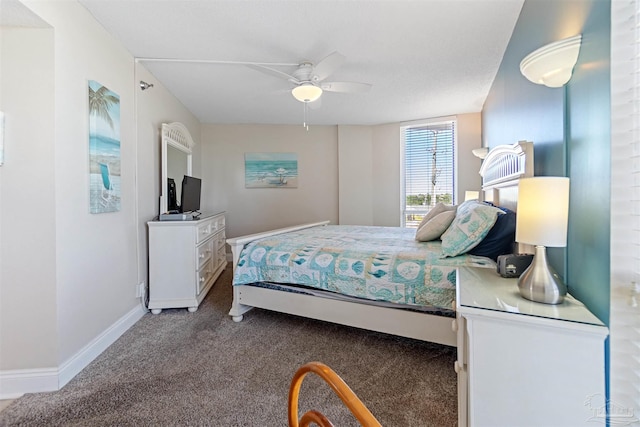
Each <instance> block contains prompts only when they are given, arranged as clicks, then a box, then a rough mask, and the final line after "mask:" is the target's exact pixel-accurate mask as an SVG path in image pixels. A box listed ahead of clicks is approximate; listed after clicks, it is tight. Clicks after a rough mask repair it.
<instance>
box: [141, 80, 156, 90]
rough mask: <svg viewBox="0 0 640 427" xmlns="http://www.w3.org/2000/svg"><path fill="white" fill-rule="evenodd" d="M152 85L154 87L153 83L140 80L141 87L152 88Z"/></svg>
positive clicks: (144, 88)
mask: <svg viewBox="0 0 640 427" xmlns="http://www.w3.org/2000/svg"><path fill="white" fill-rule="evenodd" d="M152 87H153V83H147V82H144V81H142V80H140V89H142V90H147V89H149V88H152Z"/></svg>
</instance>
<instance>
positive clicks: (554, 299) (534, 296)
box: [518, 246, 567, 304]
mask: <svg viewBox="0 0 640 427" xmlns="http://www.w3.org/2000/svg"><path fill="white" fill-rule="evenodd" d="M518 289H519V290H520V295H522V296H523V297H524V298H526V299H528V300H531V301H535V302H541V303H544V304H560V303H562V301H564V297H565V295H567V287H566V286H565V284H564V283H563V282H562V279H561V278H560V276H558V274H557V273H556V272H555V271H554V270H553V268H552V267H551V266H550V265H549V264H548V263H547V248H546V247H544V246H536V249H535V255H534V257H533V261H531V265H530V266H529V268H527V269H526V270H525V271H524V273H522V275H521V276H520V278H519V279H518Z"/></svg>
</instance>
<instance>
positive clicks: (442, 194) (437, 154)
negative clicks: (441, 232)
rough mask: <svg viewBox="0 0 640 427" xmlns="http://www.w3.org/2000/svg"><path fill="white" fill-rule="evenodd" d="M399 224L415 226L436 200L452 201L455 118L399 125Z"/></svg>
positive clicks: (409, 226)
mask: <svg viewBox="0 0 640 427" xmlns="http://www.w3.org/2000/svg"><path fill="white" fill-rule="evenodd" d="M401 138H402V156H401V158H402V178H401V179H402V191H401V197H402V201H401V204H402V226H403V227H408V228H415V227H417V226H418V224H420V221H422V218H423V217H424V216H425V215H426V214H427V212H429V210H430V209H431V208H432V207H434V206H435V205H436V204H437V203H440V202H442V203H444V204H448V205H452V204H454V203H455V202H456V201H455V200H454V197H455V196H454V194H455V193H454V176H455V173H454V172H455V171H454V165H455V158H454V157H455V146H456V121H455V120H445V121H438V122H428V123H425V124H421V125H411V126H406V127H403V128H402V134H401Z"/></svg>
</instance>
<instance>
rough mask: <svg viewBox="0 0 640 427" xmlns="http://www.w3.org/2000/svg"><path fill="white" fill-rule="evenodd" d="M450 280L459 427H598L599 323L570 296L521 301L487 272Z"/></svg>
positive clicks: (510, 285)
mask: <svg viewBox="0 0 640 427" xmlns="http://www.w3.org/2000/svg"><path fill="white" fill-rule="evenodd" d="M457 280H458V283H457V301H456V311H457V319H456V322H455V323H454V329H456V330H457V333H458V360H457V361H456V366H455V369H456V372H457V373H458V387H459V405H458V415H459V420H458V425H459V426H461V427H462V426H467V425H468V426H471V427H478V426H480V427H485V426H486V427H500V426H508V427H514V426H517V427H525V426H540V427H548V426H554V427H561V426H570V427H577V426H593V425H597V424H598V423H599V422H601V423H603V425H604V405H605V401H604V399H605V362H604V358H605V347H604V340H605V338H606V337H607V335H608V329H607V328H606V327H605V326H604V325H603V324H602V322H600V320H598V319H597V318H596V317H595V316H594V315H593V314H592V313H591V312H590V311H589V310H587V308H586V307H585V306H584V305H583V304H581V303H580V302H579V301H577V300H576V299H574V298H573V297H571V296H570V295H567V298H566V299H565V301H564V302H563V303H562V304H559V305H548V304H541V303H535V302H531V301H528V300H526V299H524V298H522V297H521V296H520V294H519V292H518V287H517V279H505V278H502V277H500V276H499V275H498V274H497V273H496V272H495V271H494V270H492V269H485V268H460V269H459V270H458V275H457ZM594 422H595V424H594Z"/></svg>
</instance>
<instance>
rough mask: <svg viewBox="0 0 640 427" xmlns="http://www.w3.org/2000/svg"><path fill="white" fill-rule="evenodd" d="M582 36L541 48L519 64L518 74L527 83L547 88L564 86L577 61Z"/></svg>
mask: <svg viewBox="0 0 640 427" xmlns="http://www.w3.org/2000/svg"><path fill="white" fill-rule="evenodd" d="M581 42H582V35H581V34H578V35H577V36H573V37H569V38H567V39H563V40H559V41H557V42H553V43H549V44H548V45H546V46H543V47H541V48H540V49H537V50H535V51H533V52H531V53H530V54H529V55H527V56H526V57H525V58H524V59H523V60H522V62H520V72H521V73H522V75H523V76H525V77H526V78H527V79H528V80H529V81H531V82H533V83H535V84H539V85H545V86H547V87H562V86H564V85H565V84H566V83H567V82H568V81H569V79H570V78H571V74H572V72H573V67H574V66H575V65H576V62H577V61H578V54H579V53H580V44H581Z"/></svg>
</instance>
